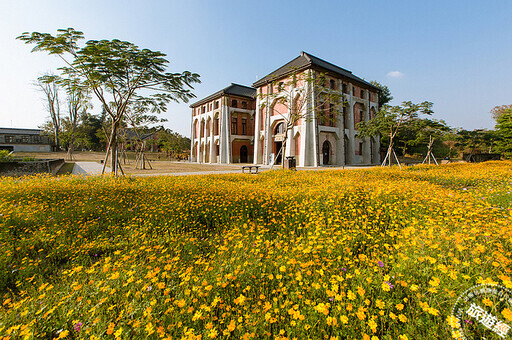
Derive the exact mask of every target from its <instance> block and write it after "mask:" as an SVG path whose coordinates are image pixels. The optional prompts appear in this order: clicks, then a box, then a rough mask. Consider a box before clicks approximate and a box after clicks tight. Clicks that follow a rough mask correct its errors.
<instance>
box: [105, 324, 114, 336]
mask: <svg viewBox="0 0 512 340" xmlns="http://www.w3.org/2000/svg"><path fill="white" fill-rule="evenodd" d="M115 326H116V325H115V324H114V323H113V322H111V323H109V324H108V328H107V334H108V335H110V334H112V333H114V327H115Z"/></svg>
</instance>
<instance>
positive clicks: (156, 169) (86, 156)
mask: <svg viewBox="0 0 512 340" xmlns="http://www.w3.org/2000/svg"><path fill="white" fill-rule="evenodd" d="M14 156H15V157H34V158H38V159H44V158H52V159H56V158H57V159H58V158H64V159H65V158H66V152H38V153H30V152H16V153H14ZM127 156H128V159H127V160H125V159H122V158H121V167H122V168H123V170H124V172H125V173H126V174H145V173H147V174H151V173H162V174H165V173H176V172H200V171H218V170H240V168H241V166H242V164H237V165H233V164H226V165H225V164H197V163H189V162H187V161H181V162H178V161H169V160H167V159H166V157H165V154H161V153H149V152H148V153H147V154H146V157H147V158H148V159H149V161H150V164H151V167H152V168H153V169H151V167H150V166H149V165H148V164H146V169H140V165H139V166H138V168H139V169H136V168H135V166H136V163H135V153H134V152H128V153H127ZM104 159H105V153H103V152H89V151H85V152H76V153H74V154H73V160H72V161H66V162H98V163H99V162H101V161H103V160H104ZM109 165H110V158H109V160H108V161H107V166H109Z"/></svg>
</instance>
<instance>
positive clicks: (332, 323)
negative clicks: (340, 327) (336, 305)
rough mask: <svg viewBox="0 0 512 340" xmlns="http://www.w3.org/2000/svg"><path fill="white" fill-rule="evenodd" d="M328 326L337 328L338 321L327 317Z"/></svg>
mask: <svg viewBox="0 0 512 340" xmlns="http://www.w3.org/2000/svg"><path fill="white" fill-rule="evenodd" d="M327 324H328V325H329V326H336V325H337V324H338V320H337V319H336V318H335V317H331V316H328V317H327Z"/></svg>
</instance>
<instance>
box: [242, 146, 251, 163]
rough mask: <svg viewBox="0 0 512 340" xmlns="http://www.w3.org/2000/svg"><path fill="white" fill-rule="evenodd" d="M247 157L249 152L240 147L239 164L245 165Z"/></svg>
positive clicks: (244, 147) (245, 147) (245, 148)
mask: <svg viewBox="0 0 512 340" xmlns="http://www.w3.org/2000/svg"><path fill="white" fill-rule="evenodd" d="M248 155H249V150H248V149H247V146H245V145H242V147H241V148H240V163H247V156H248Z"/></svg>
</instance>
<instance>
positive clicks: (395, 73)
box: [387, 71, 404, 78]
mask: <svg viewBox="0 0 512 340" xmlns="http://www.w3.org/2000/svg"><path fill="white" fill-rule="evenodd" d="M387 76H388V77H391V78H402V77H403V76H404V74H403V73H402V72H400V71H391V72H388V74H387Z"/></svg>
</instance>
